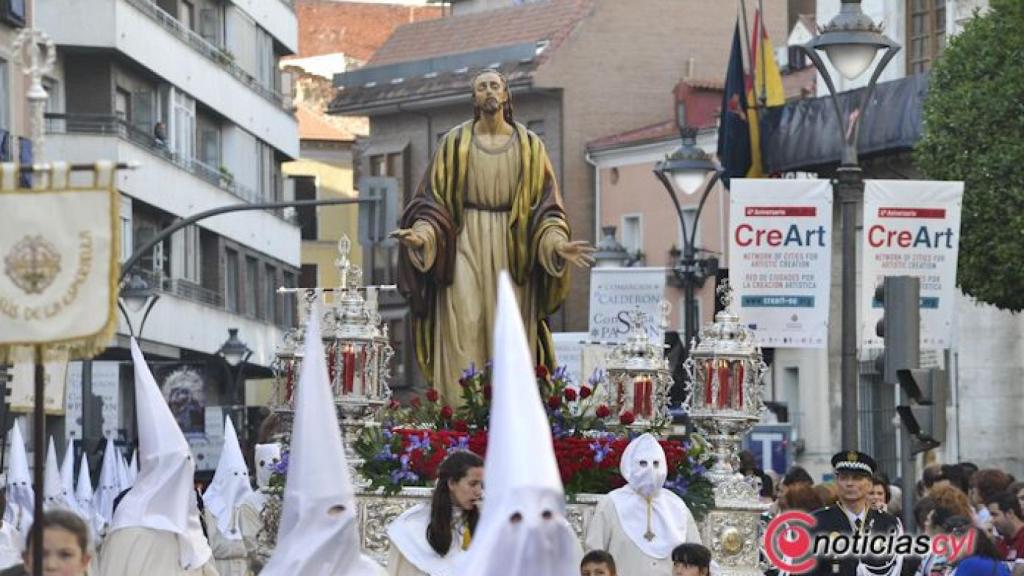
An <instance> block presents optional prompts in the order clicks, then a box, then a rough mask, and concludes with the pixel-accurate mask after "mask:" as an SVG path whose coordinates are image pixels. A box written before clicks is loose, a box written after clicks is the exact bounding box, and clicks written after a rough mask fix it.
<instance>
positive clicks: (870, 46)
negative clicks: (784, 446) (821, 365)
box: [800, 0, 900, 449]
mask: <svg viewBox="0 0 1024 576" xmlns="http://www.w3.org/2000/svg"><path fill="white" fill-rule="evenodd" d="M800 49H801V50H803V52H804V54H806V55H807V57H808V58H809V59H810V60H811V62H812V63H814V67H815V68H817V70H818V73H819V74H821V77H822V79H823V80H824V81H825V86H826V87H828V92H829V95H831V96H832V108H833V110H834V111H835V113H836V118H837V120H838V121H839V123H838V127H839V129H840V134H839V136H840V138H841V139H842V141H843V148H842V157H841V161H840V164H839V169H838V171H837V179H836V181H835V182H834V183H833V187H834V190H835V194H836V196H838V197H839V204H840V207H841V208H840V209H841V216H842V248H843V287H842V356H841V364H840V366H841V368H840V372H841V392H842V442H843V448H845V449H855V448H856V447H857V446H858V444H859V443H858V434H857V369H858V366H857V285H856V282H857V244H856V242H857V237H856V234H857V220H856V218H857V204H858V203H859V202H860V201H861V197H862V196H863V193H864V176H863V174H862V173H861V169H860V166H859V165H858V163H857V136H858V134H859V129H860V119H861V118H862V117H863V110H864V107H865V106H866V105H867V103H868V102H870V100H871V93H872V92H873V91H874V89H875V84H876V83H877V82H878V76H879V75H880V74H881V73H882V70H883V69H884V68H885V67H886V65H888V64H889V61H890V60H892V59H893V57H894V56H895V55H896V53H897V52H898V51H899V50H900V45H899V44H897V43H896V42H894V41H892V40H891V39H889V38H888V37H886V36H885V35H884V34H882V26H881V25H876V24H875V23H874V22H872V20H871V18H869V17H868V16H866V15H865V14H864V13H863V12H862V11H861V6H860V0H843V4H842V7H841V8H840V10H839V14H837V15H836V17H835V18H833V19H832V21H830V22H829V23H828V24H826V25H825V26H824V27H823V28H822V29H821V34H819V35H818V36H815V37H814V38H813V39H811V41H810V42H808V43H807V44H804V45H802V46H800ZM879 50H884V52H883V53H882V57H881V58H880V59H879V61H878V65H877V66H876V67H875V71H874V73H872V74H871V79H870V80H869V81H868V84H867V87H866V88H865V89H864V93H863V94H861V98H860V103H859V104H858V105H857V107H856V108H855V109H853V110H851V111H850V113H849V114H846V115H844V114H843V111H842V110H841V109H840V104H839V97H838V95H837V94H836V87H835V83H834V82H833V81H832V76H831V75H830V74H829V70H828V67H827V66H825V62H824V61H823V60H822V58H821V54H820V52H824V53H825V55H826V57H827V58H828V59H829V61H830V62H831V63H832V65H833V66H835V68H836V70H838V71H839V73H840V74H842V75H843V76H844V77H845V78H847V79H848V80H853V79H854V78H857V77H858V76H860V75H861V74H863V73H864V72H865V71H866V70H867V69H868V67H869V66H871V62H872V61H873V60H874V59H875V55H876V54H877V53H878V51H879Z"/></svg>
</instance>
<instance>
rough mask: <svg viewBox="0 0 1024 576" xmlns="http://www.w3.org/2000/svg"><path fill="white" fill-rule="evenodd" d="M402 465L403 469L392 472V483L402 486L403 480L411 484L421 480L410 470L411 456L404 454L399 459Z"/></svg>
mask: <svg viewBox="0 0 1024 576" xmlns="http://www.w3.org/2000/svg"><path fill="white" fill-rule="evenodd" d="M398 460H399V463H400V464H401V468H399V469H397V470H392V471H391V481H392V482H394V483H395V484H401V483H402V481H403V480H408V481H409V482H416V481H418V480H419V479H420V477H419V475H418V474H416V473H415V472H413V471H412V470H410V469H409V455H408V454H403V455H402V457H401V458H399V459H398Z"/></svg>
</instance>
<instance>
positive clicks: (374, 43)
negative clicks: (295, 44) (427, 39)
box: [295, 0, 442, 62]
mask: <svg viewBox="0 0 1024 576" xmlns="http://www.w3.org/2000/svg"><path fill="white" fill-rule="evenodd" d="M295 10H296V12H297V13H298V17H299V53H298V55H297V56H298V57H300V58H305V57H308V56H317V55H320V54H334V53H336V52H342V53H344V54H345V55H346V56H348V57H351V58H354V59H356V60H359V61H360V62H366V61H367V60H369V59H370V58H371V57H372V56H373V54H374V52H376V51H377V49H378V48H380V47H381V45H383V44H384V42H385V41H386V40H387V39H388V37H389V36H391V33H392V32H394V30H395V29H396V28H398V27H399V26H402V25H404V24H409V23H411V22H420V21H421V20H432V19H435V18H440V17H441V15H442V8H440V7H438V6H401V5H398V4H370V3H366V2H340V1H332V0H297V2H296V5H295Z"/></svg>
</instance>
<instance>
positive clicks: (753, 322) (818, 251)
mask: <svg viewBox="0 0 1024 576" xmlns="http://www.w3.org/2000/svg"><path fill="white" fill-rule="evenodd" d="M729 205H730V208H729V284H730V285H731V286H732V287H733V290H735V298H736V302H738V303H739V310H738V311H739V315H740V319H741V320H742V321H743V322H744V323H746V324H748V325H749V326H750V328H751V329H753V330H754V334H755V337H756V338H757V342H758V344H760V345H762V346H772V347H776V348H824V347H825V346H826V344H827V343H828V306H829V289H830V287H831V271H832V186H831V185H830V184H829V181H828V180H777V179H743V178H734V179H733V180H732V190H731V194H730V203H729Z"/></svg>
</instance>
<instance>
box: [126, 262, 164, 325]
mask: <svg viewBox="0 0 1024 576" xmlns="http://www.w3.org/2000/svg"><path fill="white" fill-rule="evenodd" d="M118 296H119V298H118V301H117V307H118V308H119V309H120V310H121V315H122V316H123V317H124V322H125V324H127V325H128V333H129V334H130V335H132V336H135V337H136V338H142V330H143V329H144V328H145V327H146V319H147V318H149V313H150V311H152V310H153V305H154V304H156V301H157V300H159V299H160V293H159V292H157V290H156V288H154V287H153V286H151V285H150V283H149V282H148V281H147V280H146V278H145V277H144V276H142V275H141V274H132V275H130V276H129V277H128V279H127V280H126V281H125V282H124V284H123V285H122V286H121V293H120V294H119V295H118ZM125 308H127V309H128V310H131V311H132V313H134V314H138V313H139V312H142V311H143V310H145V312H143V314H142V322H140V323H139V331H138V332H135V328H134V327H133V326H132V321H131V319H130V318H129V317H128V310H126V309H125Z"/></svg>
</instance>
